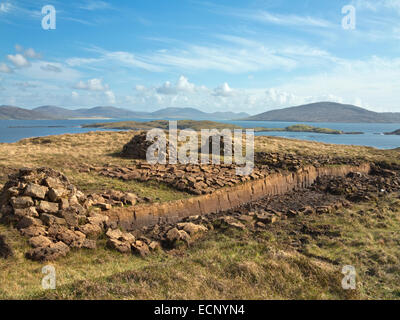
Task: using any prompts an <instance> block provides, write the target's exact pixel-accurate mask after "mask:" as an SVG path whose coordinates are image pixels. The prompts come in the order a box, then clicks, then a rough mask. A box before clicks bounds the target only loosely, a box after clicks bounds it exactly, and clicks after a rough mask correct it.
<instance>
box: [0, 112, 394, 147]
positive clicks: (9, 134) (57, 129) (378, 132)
mask: <svg viewBox="0 0 400 320" xmlns="http://www.w3.org/2000/svg"><path fill="white" fill-rule="evenodd" d="M127 120H134V121H148V120H145V119H123V120H122V119H112V120H99V119H91V120H85V119H79V120H0V143H5V142H6V143H10V142H17V141H19V140H21V139H24V138H30V137H40V136H48V135H58V134H64V133H82V132H88V131H95V130H97V131H101V130H102V129H94V128H88V129H86V128H82V127H81V126H82V125H83V124H89V123H96V122H117V121H127ZM221 122H225V123H232V124H236V125H240V126H242V127H243V128H251V127H267V128H284V127H287V126H290V125H293V124H294V123H293V122H271V121H221ZM302 123H303V124H309V125H312V126H317V127H323V128H330V129H336V130H342V131H347V132H350V131H352V132H354V131H361V132H364V134H362V135H330V134H320V133H309V132H258V133H256V134H257V135H267V136H278V137H286V138H292V139H301V140H311V141H320V142H326V143H334V144H347V145H361V146H370V147H375V148H378V149H394V148H398V147H400V136H395V135H394V136H387V135H383V133H384V132H391V131H394V130H397V129H400V123H399V124H393V123H390V124H387V123H383V124H382V123H307V122H302ZM108 131H109V130H108Z"/></svg>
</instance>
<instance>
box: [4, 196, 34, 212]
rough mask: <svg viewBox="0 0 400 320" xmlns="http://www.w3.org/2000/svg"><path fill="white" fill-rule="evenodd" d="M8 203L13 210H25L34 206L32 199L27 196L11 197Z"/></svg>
mask: <svg viewBox="0 0 400 320" xmlns="http://www.w3.org/2000/svg"><path fill="white" fill-rule="evenodd" d="M10 203H11V205H12V207H13V208H14V209H26V208H28V207H32V206H33V205H34V204H35V203H34V202H33V200H32V198H31V197H27V196H22V197H13V198H11V200H10Z"/></svg>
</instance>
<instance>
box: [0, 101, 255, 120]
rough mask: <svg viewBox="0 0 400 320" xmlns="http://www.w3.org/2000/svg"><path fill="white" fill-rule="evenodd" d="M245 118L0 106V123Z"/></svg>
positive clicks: (173, 111)
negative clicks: (67, 120) (65, 120)
mask: <svg viewBox="0 0 400 320" xmlns="http://www.w3.org/2000/svg"><path fill="white" fill-rule="evenodd" d="M248 116H249V114H247V113H245V112H241V113H234V112H213V113H207V112H203V111H200V110H198V109H195V108H164V109H160V110H157V111H154V112H141V111H131V110H128V109H123V108H117V107H108V106H98V107H94V108H79V109H67V108H62V107H57V106H40V107H37V108H33V109H25V108H20V107H15V106H6V105H2V106H0V119H1V120H56V119H57V120H64V119H74V118H75V119H78V118H113V119H127V118H139V119H199V120H233V119H240V118H244V117H248Z"/></svg>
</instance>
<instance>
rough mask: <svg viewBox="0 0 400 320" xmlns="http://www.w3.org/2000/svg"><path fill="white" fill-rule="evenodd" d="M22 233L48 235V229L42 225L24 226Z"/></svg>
mask: <svg viewBox="0 0 400 320" xmlns="http://www.w3.org/2000/svg"><path fill="white" fill-rule="evenodd" d="M20 232H21V234H22V235H23V236H26V237H29V238H31V237H37V236H43V235H46V229H45V228H44V227H42V226H35V225H31V226H29V227H27V228H23V229H21V230H20Z"/></svg>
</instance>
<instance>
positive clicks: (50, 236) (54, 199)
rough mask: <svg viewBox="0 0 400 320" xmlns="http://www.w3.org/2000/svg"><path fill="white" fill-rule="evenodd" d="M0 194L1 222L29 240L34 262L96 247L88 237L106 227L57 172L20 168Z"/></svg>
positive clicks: (28, 255) (103, 219) (99, 216)
mask: <svg viewBox="0 0 400 320" xmlns="http://www.w3.org/2000/svg"><path fill="white" fill-rule="evenodd" d="M9 179H10V180H9V181H8V182H7V183H6V184H5V186H4V188H3V189H2V191H1V193H0V212H1V221H2V222H3V223H8V224H10V223H11V224H13V225H15V226H16V228H17V229H18V230H19V231H20V233H21V234H22V235H24V236H26V237H28V238H29V244H30V245H31V246H32V247H33V248H34V249H33V250H32V251H30V252H28V253H27V257H28V258H31V259H33V260H54V259H56V258H58V257H60V256H65V255H66V254H67V253H68V252H69V250H70V248H89V249H93V248H95V247H96V242H95V240H91V239H90V238H91V237H95V236H97V235H99V234H100V233H101V232H102V230H103V229H104V228H105V227H106V223H107V220H108V217H106V216H104V215H101V214H98V213H89V212H88V210H87V209H88V200H87V198H86V196H85V195H84V194H83V193H82V192H80V191H79V190H77V189H76V187H75V186H73V185H72V184H71V183H70V182H69V181H68V179H67V177H65V176H64V175H63V174H61V173H60V172H57V171H55V170H52V169H49V168H39V169H21V170H19V172H18V173H16V174H14V175H11V176H10V177H9Z"/></svg>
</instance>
